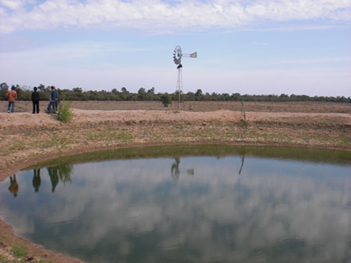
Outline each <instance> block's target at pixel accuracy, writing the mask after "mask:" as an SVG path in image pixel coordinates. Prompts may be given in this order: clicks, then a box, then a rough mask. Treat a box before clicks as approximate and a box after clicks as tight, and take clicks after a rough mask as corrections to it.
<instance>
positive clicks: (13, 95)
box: [6, 86, 17, 113]
mask: <svg viewBox="0 0 351 263" xmlns="http://www.w3.org/2000/svg"><path fill="white" fill-rule="evenodd" d="M6 97H7V98H8V100H9V106H8V107H7V112H8V113H10V108H11V106H12V109H11V112H14V111H15V101H16V99H17V92H16V91H15V86H12V87H11V90H10V91H9V92H7V94H6Z"/></svg>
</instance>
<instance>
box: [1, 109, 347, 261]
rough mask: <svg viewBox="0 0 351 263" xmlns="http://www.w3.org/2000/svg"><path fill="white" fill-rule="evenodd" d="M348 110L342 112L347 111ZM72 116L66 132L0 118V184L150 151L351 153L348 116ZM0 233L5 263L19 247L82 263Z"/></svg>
mask: <svg viewBox="0 0 351 263" xmlns="http://www.w3.org/2000/svg"><path fill="white" fill-rule="evenodd" d="M346 106H347V107H346V108H345V109H342V110H341V111H348V109H349V108H348V107H349V106H348V105H346ZM193 107H196V105H195V106H193ZM312 107H313V108H315V107H314V106H312ZM73 111H74V118H73V120H72V121H71V122H69V123H64V124H63V123H60V122H58V121H57V120H55V119H54V118H53V116H52V115H48V114H45V113H40V114H38V115H37V114H31V113H29V112H19V113H14V114H8V113H0V125H1V126H0V149H1V150H0V180H5V179H6V178H7V177H8V176H10V175H12V174H14V173H16V172H17V171H18V170H20V169H22V168H24V167H26V166H29V165H31V164H34V163H36V162H37V161H42V160H46V159H51V158H53V157H58V156H64V155H67V154H74V153H83V152H91V151H99V150H104V149H116V148H121V147H136V146H145V145H171V144H190V143H191V144H206V143H213V144H219V143H220V144H248V145H284V146H298V147H315V148H328V149H339V150H346V151H351V114H350V113H347V112H346V113H345V112H342V113H338V112H331V113H325V112H313V111H312V112H311V110H310V112H304V113H302V112H267V111H248V112H246V120H244V119H243V115H242V113H241V112H240V110H239V111H233V110H227V109H226V110H225V109H220V110H216V111H180V112H178V111H176V110H172V109H168V110H164V109H162V110H147V109H144V110H104V111H102V110H83V109H74V110H73ZM337 111H340V108H338V110H337ZM0 233H1V234H0V262H1V259H2V258H1V257H3V258H4V259H6V260H8V261H9V260H12V259H11V256H12V255H13V251H14V248H15V247H16V246H21V247H24V248H25V249H26V251H27V252H28V253H27V254H26V257H27V258H28V260H29V259H30V258H33V259H31V260H29V261H30V262H39V261H40V260H42V262H78V261H76V260H74V259H69V258H64V257H63V256H62V255H56V254H54V253H52V252H49V251H45V250H44V249H42V248H40V247H38V246H35V245H33V244H31V243H29V242H28V241H26V240H24V239H23V238H20V237H17V236H16V235H15V234H14V232H13V230H12V228H11V227H10V226H9V225H7V224H6V223H4V222H2V221H0ZM4 261H5V260H4ZM29 261H28V262H29Z"/></svg>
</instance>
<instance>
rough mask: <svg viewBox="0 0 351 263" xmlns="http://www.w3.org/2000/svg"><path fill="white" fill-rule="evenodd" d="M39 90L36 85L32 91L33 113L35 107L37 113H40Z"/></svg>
mask: <svg viewBox="0 0 351 263" xmlns="http://www.w3.org/2000/svg"><path fill="white" fill-rule="evenodd" d="M37 90H38V88H37V87H34V91H33V92H32V103H33V114H35V109H36V110H37V113H38V114H39V101H40V95H39V92H38V91H37Z"/></svg>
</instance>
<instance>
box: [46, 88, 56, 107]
mask: <svg viewBox="0 0 351 263" xmlns="http://www.w3.org/2000/svg"><path fill="white" fill-rule="evenodd" d="M56 102H57V91H56V89H55V87H54V86H51V95H50V102H49V105H48V109H47V110H46V112H47V113H50V110H51V106H52V108H53V111H54V113H56Z"/></svg>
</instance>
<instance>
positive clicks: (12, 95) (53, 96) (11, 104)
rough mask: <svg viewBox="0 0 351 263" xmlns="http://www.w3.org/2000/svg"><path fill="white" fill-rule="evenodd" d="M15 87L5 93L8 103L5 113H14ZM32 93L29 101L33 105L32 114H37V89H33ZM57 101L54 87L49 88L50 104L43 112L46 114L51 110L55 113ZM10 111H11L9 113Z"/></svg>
mask: <svg viewBox="0 0 351 263" xmlns="http://www.w3.org/2000/svg"><path fill="white" fill-rule="evenodd" d="M15 89H16V88H15V86H12V87H11V90H10V91H9V92H7V94H6V97H7V99H8V101H9V104H8V107H7V112H8V113H10V112H14V111H15V101H16V100H17V92H16V90H15ZM33 90H34V91H33V92H32V95H31V100H32V103H33V114H35V113H37V114H38V113H39V101H40V95H39V92H38V88H37V87H34V88H33ZM57 101H58V91H57V90H56V88H55V86H51V94H50V102H49V104H48V108H47V110H46V111H45V112H46V113H50V112H51V108H52V111H53V113H56V111H57ZM10 110H11V111H10Z"/></svg>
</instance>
